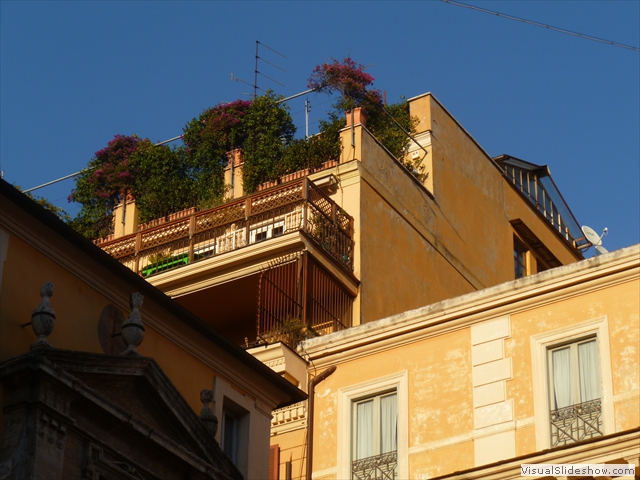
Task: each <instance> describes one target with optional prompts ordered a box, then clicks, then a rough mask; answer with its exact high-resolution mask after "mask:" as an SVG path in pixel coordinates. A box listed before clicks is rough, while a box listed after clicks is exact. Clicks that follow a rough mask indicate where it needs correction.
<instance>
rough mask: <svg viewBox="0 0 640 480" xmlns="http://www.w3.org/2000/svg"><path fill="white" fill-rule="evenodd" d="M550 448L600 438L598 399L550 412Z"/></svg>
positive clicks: (600, 412)
mask: <svg viewBox="0 0 640 480" xmlns="http://www.w3.org/2000/svg"><path fill="white" fill-rule="evenodd" d="M549 416H550V420H551V447H552V448H553V447H559V446H562V445H567V444H570V443H575V442H580V441H582V440H587V439H589V438H593V437H598V436H601V435H602V434H603V433H602V403H601V401H600V399H599V398H597V399H595V400H590V401H588V402H584V403H578V404H576V405H571V406H569V407H564V408H559V409H558V410H552V411H551V412H550V414H549Z"/></svg>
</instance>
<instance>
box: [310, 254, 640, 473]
mask: <svg viewBox="0 0 640 480" xmlns="http://www.w3.org/2000/svg"><path fill="white" fill-rule="evenodd" d="M624 255H627V256H628V255H629V254H628V253H626V254H625V253H624V252H623V253H621V254H619V256H620V257H623V256H624ZM615 260H616V258H615V257H613V260H609V261H610V262H612V263H613V261H615ZM590 263H592V264H594V265H596V266H594V267H593V272H588V276H587V271H586V270H584V271H581V270H579V269H573V267H567V268H566V269H565V270H566V272H564V273H558V272H556V271H553V270H551V271H549V272H545V273H543V274H541V275H540V276H538V277H537V278H530V279H524V280H523V281H519V282H520V283H518V284H517V285H518V287H520V285H521V284H522V283H523V282H524V281H528V284H527V285H528V286H527V287H526V289H527V290H526V293H517V292H516V290H514V291H513V300H511V301H505V300H504V299H502V300H498V298H500V297H501V296H503V295H505V294H506V293H507V292H508V288H509V285H513V284H506V285H500V286H498V287H495V292H494V293H491V294H489V293H488V294H486V295H482V293H483V292H478V293H477V294H474V296H479V297H478V298H477V299H476V300H475V301H476V302H477V303H476V304H473V306H472V304H471V303H466V302H470V300H468V301H465V303H464V305H465V308H468V316H465V317H463V318H464V320H462V319H461V320H462V322H463V323H462V324H457V326H456V327H455V328H454V327H453V326H452V327H447V322H444V323H441V324H440V323H439V322H436V323H433V324H431V323H429V324H430V325H433V327H424V331H421V333H419V334H418V333H417V332H419V331H420V330H415V332H414V333H412V334H404V333H400V332H406V330H404V328H405V327H406V326H405V325H404V321H405V320H406V318H408V317H411V316H412V314H411V313H408V314H404V315H399V316H397V317H390V318H387V319H383V320H382V321H381V322H372V323H370V324H368V325H367V326H366V330H363V331H362V333H356V332H352V333H351V334H349V333H347V332H344V333H343V334H342V333H340V332H339V333H338V334H334V335H333V338H332V337H331V336H330V337H327V338H326V341H325V339H324V338H319V339H317V340H313V341H312V342H313V343H311V345H310V346H308V351H309V353H310V354H311V355H312V357H313V355H314V354H321V356H320V358H318V359H316V362H314V363H315V364H316V365H317V368H318V370H320V371H321V370H323V369H325V368H327V367H328V366H329V365H336V366H337V370H336V371H335V372H334V373H333V374H332V375H331V376H330V377H328V378H327V379H326V380H325V381H324V382H322V383H321V384H320V385H319V388H318V389H317V392H316V400H315V402H316V409H317V410H316V415H315V422H316V433H315V438H314V444H315V448H314V468H313V470H314V472H317V473H318V478H337V477H336V475H338V477H339V472H340V471H341V470H340V468H339V466H338V465H337V463H336V458H338V456H339V455H338V449H339V448H340V445H341V442H340V440H339V436H340V435H341V430H340V425H339V424H338V422H339V418H340V414H339V409H340V408H344V403H342V404H341V403H340V400H339V392H340V391H341V390H345V389H350V388H353V387H354V386H358V385H360V384H371V385H375V382H376V380H377V379H380V378H384V377H388V376H392V375H397V374H400V373H401V372H407V373H406V374H407V377H408V402H407V405H408V413H407V423H408V452H403V451H399V455H400V456H401V457H402V456H403V455H406V457H407V458H408V468H409V470H408V471H409V478H431V477H434V476H438V475H444V474H447V473H451V472H454V471H459V470H464V469H467V468H473V467H477V466H479V465H486V464H488V463H492V462H494V461H497V460H500V459H507V458H513V457H516V456H520V455H527V454H532V453H534V452H538V451H540V450H541V449H540V447H539V440H540V439H537V438H536V435H537V431H536V429H537V426H536V420H537V415H538V412H536V411H535V408H534V404H535V396H536V395H538V396H539V395H540V394H541V392H540V391H538V390H535V389H536V388H537V387H536V383H535V381H534V373H535V372H534V369H535V368H536V367H535V364H534V362H533V359H532V348H531V345H532V338H535V337H536V336H539V335H546V334H550V333H553V332H558V331H559V332H562V335H565V336H566V335H574V336H575V335H576V334H575V333H572V332H573V331H574V330H575V329H576V328H582V327H581V326H582V325H584V324H589V325H591V324H592V323H593V325H596V324H598V325H600V324H603V323H604V324H606V329H604V330H603V329H601V330H599V332H605V331H606V332H608V333H607V338H606V339H604V338H600V350H599V354H600V355H606V356H607V358H608V359H609V360H610V361H609V362H608V363H607V362H601V364H602V368H609V369H610V373H611V375H610V376H611V379H612V389H613V396H612V404H613V410H614V422H613V424H611V425H609V427H608V428H607V429H606V431H605V432H606V433H607V434H610V433H616V432H622V431H626V430H631V429H634V428H637V427H638V426H639V425H640V386H639V383H640V366H639V365H640V354H639V350H640V348H639V347H638V345H640V318H639V311H640V279H639V277H638V269H637V266H636V267H634V268H635V270H632V269H630V268H629V266H628V265H627V264H625V266H624V267H622V266H615V267H609V266H607V264H606V263H605V264H603V265H602V266H597V263H598V262H597V261H596V259H594V260H593V261H591V262H590ZM620 265H622V264H620ZM583 268H584V267H583ZM598 269H602V270H598ZM616 269H620V270H619V271H616ZM576 272H582V273H580V274H578V273H576ZM565 275H566V276H567V279H565V277H564V276H565ZM514 288H515V285H514ZM464 298H468V297H462V298H461V299H460V301H461V302H462V301H463V299H464ZM494 301H495V302H496V304H495V307H485V305H488V304H491V303H492V302H494ZM457 302H458V299H453V300H450V301H447V302H443V304H444V305H446V306H443V309H444V310H443V311H440V310H439V307H438V306H432V307H435V308H434V310H433V313H429V312H430V311H432V310H431V309H430V308H425V309H424V312H425V313H424V315H425V316H426V317H427V318H430V319H431V320H427V319H425V320H424V321H425V322H431V321H432V320H437V319H438V318H439V317H440V316H441V315H446V312H447V311H449V310H455V307H454V304H456V303H457ZM502 302H506V303H502ZM415 315H417V316H420V315H421V313H416V314H415ZM594 322H595V323H594ZM396 327H397V329H398V330H397V332H396V330H395V328H396ZM361 328H364V327H361ZM432 328H433V330H432ZM589 328H591V327H589ZM440 329H442V331H443V333H438V332H441V330H440ZM365 332H366V333H365ZM567 332H568V333H567ZM414 335H415V336H414ZM584 335H585V334H577V337H576V338H578V337H580V336H584ZM587 335H589V336H590V335H591V334H590V333H589V334H587ZM598 335H600V333H598ZM347 339H351V340H347ZM365 339H371V340H365ZM373 339H375V340H373ZM392 339H393V340H392ZM605 340H606V343H607V348H606V349H605V347H604V343H605ZM351 342H354V343H351ZM335 344H338V345H340V347H339V348H338V347H335V346H334V345H335ZM496 345H497V346H498V347H499V348H495V349H494V348H493V347H495V346H496ZM485 346H486V347H487V348H484V347H485ZM478 347H480V348H478ZM489 347H491V348H489ZM476 348H478V350H476ZM545 351H546V350H545ZM329 352H331V353H329ZM495 352H497V353H500V355H497V356H496V355H494V353H495ZM545 355H546V354H545ZM481 357H483V358H481ZM543 358H546V357H545V356H543ZM493 364H495V365H496V367H495V368H493V367H491V365H493ZM499 364H500V365H503V366H504V367H505V373H504V374H502V375H501V376H500V378H502V379H503V380H499V381H496V380H495V379H493V380H491V379H489V380H487V381H488V382H493V383H501V384H502V385H504V398H503V399H497V400H496V401H495V404H481V405H476V403H477V400H478V399H477V398H476V397H477V396H478V392H477V391H476V390H477V387H476V388H475V389H474V385H475V384H476V383H478V385H485V384H486V382H483V381H481V379H480V377H479V373H481V372H476V371H475V370H476V369H477V368H478V367H479V368H480V369H481V370H483V371H484V374H487V372H488V374H489V375H490V376H491V375H494V374H496V375H497V370H498V367H499V366H500V365H499ZM609 364H610V366H609V367H607V365H609ZM538 368H539V369H540V370H541V371H542V376H543V377H544V378H546V373H544V372H545V369H546V367H545V366H544V365H543V366H541V367H538ZM604 377H606V375H604V374H603V375H602V378H601V381H602V382H605V379H604ZM545 381H546V380H545ZM602 388H603V389H604V388H605V386H604V383H603V386H602ZM371 393H375V387H372V389H371ZM542 395H543V398H544V402H545V405H546V402H547V400H546V396H545V395H544V394H543V393H542ZM498 400H499V401H498ZM498 404H503V405H504V406H506V407H507V408H508V412H507V413H508V415H507V416H506V417H504V418H499V417H500V416H501V415H502V414H500V415H494V417H493V418H488V417H487V416H486V414H483V413H482V412H481V411H480V410H482V409H484V408H485V405H486V406H488V407H492V406H495V405H498ZM496 411H497V410H496ZM541 415H542V417H543V421H548V411H543V412H541ZM603 415H604V414H603ZM343 418H344V417H343ZM486 420H490V421H489V422H487V421H486ZM545 441H546V442H547V446H545V447H543V449H547V448H549V447H548V439H546V438H545ZM543 443H544V442H543ZM345 444H347V445H348V444H349V443H348V441H347V442H342V445H345ZM336 472H337V473H336Z"/></svg>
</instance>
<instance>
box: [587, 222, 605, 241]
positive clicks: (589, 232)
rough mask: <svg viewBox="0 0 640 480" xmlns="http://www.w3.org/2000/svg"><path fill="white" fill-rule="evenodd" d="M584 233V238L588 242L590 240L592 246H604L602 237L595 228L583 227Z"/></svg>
mask: <svg viewBox="0 0 640 480" xmlns="http://www.w3.org/2000/svg"><path fill="white" fill-rule="evenodd" d="M582 233H584V236H585V237H587V240H589V242H590V243H591V244H592V245H602V237H601V236H599V235H598V234H597V233H596V231H595V230H594V229H593V228H591V227H587V226H586V225H583V226H582ZM603 236H604V235H603Z"/></svg>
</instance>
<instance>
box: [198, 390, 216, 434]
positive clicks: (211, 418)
mask: <svg viewBox="0 0 640 480" xmlns="http://www.w3.org/2000/svg"><path fill="white" fill-rule="evenodd" d="M200 401H201V402H202V403H203V404H204V405H203V407H202V410H200V417H199V418H200V421H201V422H202V423H204V425H205V427H207V430H209V432H210V433H211V436H212V437H214V438H215V436H216V433H218V417H216V416H215V414H214V413H213V410H211V407H210V406H209V405H210V404H211V402H213V390H207V389H205V390H202V391H201V392H200Z"/></svg>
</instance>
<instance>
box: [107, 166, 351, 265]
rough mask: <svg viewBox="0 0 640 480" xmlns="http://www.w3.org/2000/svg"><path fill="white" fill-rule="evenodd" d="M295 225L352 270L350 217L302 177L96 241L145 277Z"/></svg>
mask: <svg viewBox="0 0 640 480" xmlns="http://www.w3.org/2000/svg"><path fill="white" fill-rule="evenodd" d="M154 223H159V222H154ZM294 231H304V232H306V233H307V234H308V235H309V236H310V237H311V238H312V239H313V240H314V241H315V242H316V243H317V244H318V245H319V246H320V247H322V248H323V249H324V250H325V251H326V252H327V253H328V254H329V255H330V256H331V257H332V258H333V259H334V260H336V261H337V262H338V263H339V264H341V265H342V266H344V267H345V268H347V269H348V270H351V271H352V270H353V245H354V244H353V218H352V217H351V216H349V215H348V214H347V213H346V212H345V211H344V210H342V209H341V208H340V207H338V206H337V205H336V203H335V202H334V201H333V200H331V199H330V198H329V197H328V196H326V195H325V194H324V193H323V192H322V191H321V190H320V189H319V188H318V187H316V186H315V185H314V184H313V183H312V182H311V181H309V180H308V179H307V178H303V179H300V180H298V181H295V182H291V183H287V184H283V185H280V186H277V187H274V188H271V189H267V190H263V191H260V192H257V193H256V194H254V195H250V196H248V197H245V198H241V199H237V200H232V201H231V202H228V203H225V204H224V205H220V206H218V207H215V208H212V209H209V210H205V211H202V212H191V213H189V214H188V215H184V216H182V217H181V218H178V219H175V220H173V221H170V222H168V223H164V224H160V225H155V226H152V227H150V228H146V229H145V230H141V231H139V232H137V233H135V234H132V235H128V236H126V237H122V238H119V239H116V240H111V241H106V242H98V243H99V246H100V248H102V249H103V250H104V251H105V252H107V253H109V254H110V255H111V256H113V257H114V258H116V259H118V260H120V261H121V263H123V264H125V265H127V266H128V267H129V268H131V269H132V270H134V271H136V272H137V273H139V274H141V275H142V276H145V277H146V276H150V275H154V274H156V273H160V272H164V271H167V270H170V269H174V268H178V267H180V266H183V265H187V264H190V263H193V262H197V261H200V260H204V259H207V258H210V257H213V256H217V255H221V254H224V253H226V252H230V251H233V250H237V249H239V248H243V247H246V246H248V245H252V244H256V243H259V242H261V241H264V240H267V239H269V238H275V237H277V236H279V235H283V234H286V233H290V232H294Z"/></svg>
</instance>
